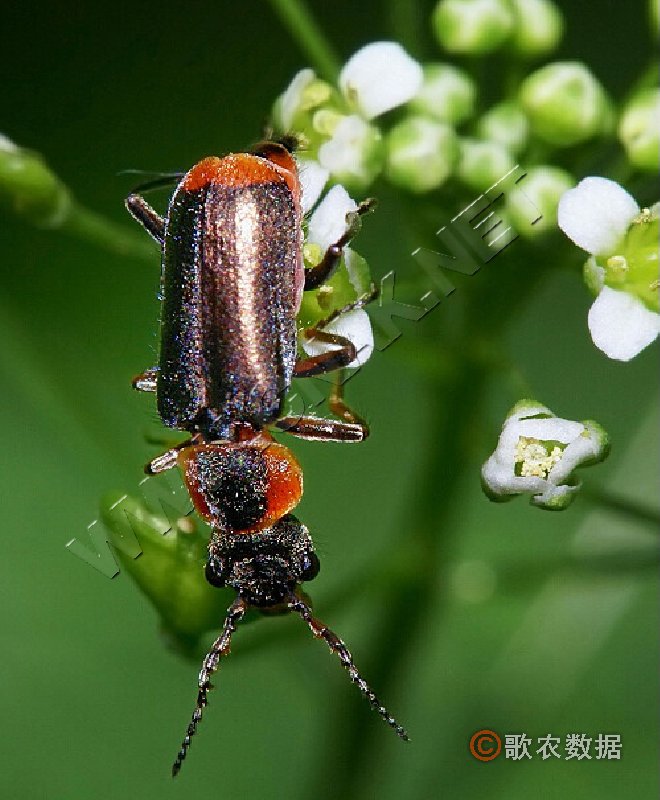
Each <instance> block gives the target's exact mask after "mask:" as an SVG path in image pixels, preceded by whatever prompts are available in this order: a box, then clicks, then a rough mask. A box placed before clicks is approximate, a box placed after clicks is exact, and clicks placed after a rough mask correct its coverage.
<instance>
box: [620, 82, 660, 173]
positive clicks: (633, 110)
mask: <svg viewBox="0 0 660 800" xmlns="http://www.w3.org/2000/svg"><path fill="white" fill-rule="evenodd" d="M618 134H619V139H620V140H621V143H622V144H623V146H624V148H625V151H626V155H627V156H628V160H629V161H630V163H631V164H632V165H633V166H635V167H638V168H639V169H643V170H647V171H649V172H657V171H658V169H659V168H660V89H658V88H657V87H656V88H653V89H646V90H644V91H642V92H640V93H639V94H637V95H636V96H635V97H634V98H633V99H632V100H631V101H630V102H629V103H628V104H627V105H626V107H625V108H624V109H623V113H622V115H621V119H620V121H619V130H618Z"/></svg>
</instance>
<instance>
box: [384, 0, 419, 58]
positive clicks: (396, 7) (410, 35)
mask: <svg viewBox="0 0 660 800" xmlns="http://www.w3.org/2000/svg"><path fill="white" fill-rule="evenodd" d="M388 11H389V22H390V30H391V31H392V38H393V39H395V40H396V41H397V42H400V43H401V44H402V45H403V46H404V47H405V48H406V50H407V51H408V52H409V53H410V54H411V55H412V56H413V57H415V58H421V57H422V55H423V54H422V52H420V51H421V46H420V43H421V42H422V40H423V39H424V33H425V24H426V19H425V16H424V14H423V12H422V9H421V8H420V6H419V4H418V3H402V2H401V0H390V2H389V6H388Z"/></svg>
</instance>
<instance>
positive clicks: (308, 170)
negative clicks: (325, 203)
mask: <svg viewBox="0 0 660 800" xmlns="http://www.w3.org/2000/svg"><path fill="white" fill-rule="evenodd" d="M296 160H297V162H298V175H299V176H300V184H301V186H302V199H301V206H302V212H303V214H307V213H308V212H309V211H311V210H312V208H313V207H314V204H315V203H316V201H317V200H318V199H319V197H320V196H321V192H322V191H323V189H324V188H325V185H326V183H327V182H328V178H329V177H330V173H329V172H328V170H327V169H324V168H323V167H322V166H321V165H320V164H319V163H318V161H307V160H303V159H300V158H299V159H296Z"/></svg>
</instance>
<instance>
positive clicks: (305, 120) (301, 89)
mask: <svg viewBox="0 0 660 800" xmlns="http://www.w3.org/2000/svg"><path fill="white" fill-rule="evenodd" d="M344 106H345V104H344V101H343V100H342V98H341V95H340V94H339V92H338V91H337V90H336V89H334V88H333V87H332V86H331V85H330V84H329V83H326V81H324V80H321V78H318V77H317V76H316V75H315V74H314V72H313V70H311V69H303V70H300V72H298V74H297V75H295V76H294V78H293V80H292V81H291V83H290V84H289V86H288V87H287V88H286V89H285V91H284V92H283V93H282V94H281V95H280V96H279V97H278V98H277V100H276V101H275V103H274V105H273V111H272V122H273V127H274V129H275V131H276V132H277V133H284V134H286V133H292V132H293V133H296V134H298V135H301V136H302V137H303V138H304V140H305V149H306V150H307V151H316V149H317V148H318V147H319V145H320V144H321V143H322V141H323V140H324V136H325V134H324V133H323V132H322V131H319V130H318V129H317V128H316V126H315V125H314V124H313V120H314V117H315V114H316V112H318V111H319V109H321V108H324V109H326V110H327V111H328V113H330V112H332V113H334V114H339V113H340V112H341V111H342V110H343V109H344Z"/></svg>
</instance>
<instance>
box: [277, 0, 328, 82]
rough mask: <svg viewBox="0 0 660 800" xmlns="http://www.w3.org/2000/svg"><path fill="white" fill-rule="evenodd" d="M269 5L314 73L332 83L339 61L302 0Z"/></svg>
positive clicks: (280, 0)
mask: <svg viewBox="0 0 660 800" xmlns="http://www.w3.org/2000/svg"><path fill="white" fill-rule="evenodd" d="M270 4H271V6H272V7H273V10H274V11H275V13H276V14H277V15H278V16H279V18H280V20H281V21H282V24H283V25H284V26H285V27H286V28H287V29H288V31H289V33H290V34H291V37H292V38H293V39H295V41H296V42H297V43H298V46H299V47H300V49H301V50H302V51H303V53H304V54H305V56H306V57H307V58H308V59H309V61H310V63H311V64H312V66H313V67H314V69H315V70H316V72H317V73H318V74H319V75H320V76H321V77H322V78H325V79H326V80H327V81H330V82H331V83H334V82H335V81H336V80H337V75H338V74H339V69H340V60H339V58H338V57H337V54H336V53H335V51H334V49H333V47H332V45H331V44H330V42H329V41H328V40H327V39H326V37H325V35H324V33H323V31H322V30H321V28H319V26H318V25H317V23H316V20H315V19H314V18H313V17H312V15H311V14H310V13H309V10H308V9H307V6H306V5H305V3H304V2H303V0H270Z"/></svg>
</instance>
